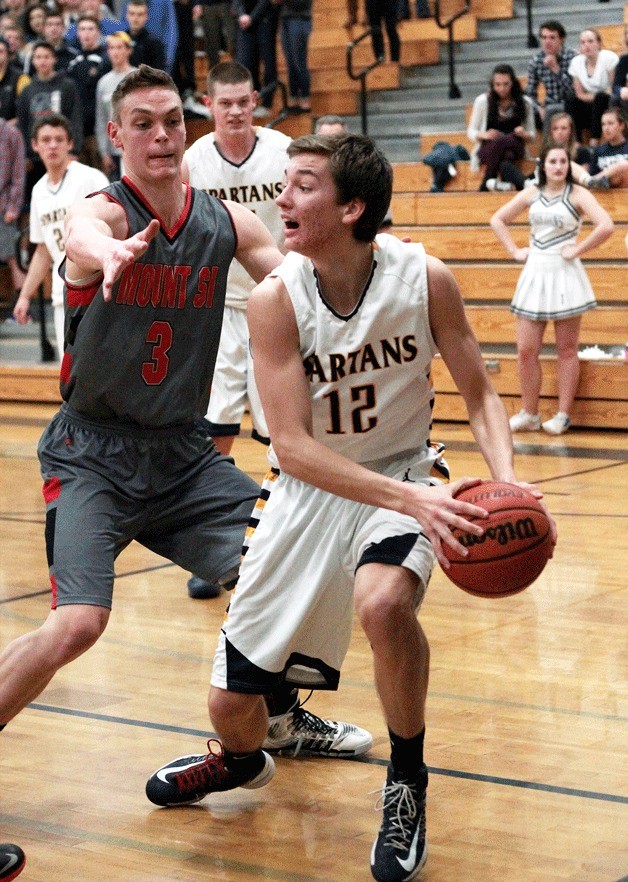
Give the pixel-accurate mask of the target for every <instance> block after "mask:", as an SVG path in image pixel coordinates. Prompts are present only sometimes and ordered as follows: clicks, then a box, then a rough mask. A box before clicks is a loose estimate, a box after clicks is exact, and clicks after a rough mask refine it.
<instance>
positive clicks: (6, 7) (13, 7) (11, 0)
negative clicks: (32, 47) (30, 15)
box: [0, 0, 26, 27]
mask: <svg viewBox="0 0 628 882" xmlns="http://www.w3.org/2000/svg"><path fill="white" fill-rule="evenodd" d="M25 9H26V0H3V2H2V3H0V15H4V13H7V14H8V15H10V16H11V17H12V18H13V20H14V21H16V22H17V23H18V24H20V27H21V26H22V25H21V23H20V17H21V15H22V13H23V12H24V10H25Z"/></svg>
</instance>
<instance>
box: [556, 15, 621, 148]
mask: <svg viewBox="0 0 628 882" xmlns="http://www.w3.org/2000/svg"><path fill="white" fill-rule="evenodd" d="M618 61H619V56H618V55H617V53H616V52H611V50H610V49H602V38H601V37H600V34H599V33H598V31H596V30H593V29H592V28H590V29H588V30H586V31H582V33H581V34H580V54H579V55H576V57H575V58H573V59H572V61H571V63H570V65H569V73H570V75H571V77H572V79H573V84H574V91H575V95H574V96H573V97H572V98H570V99H569V101H568V102H567V108H566V109H567V111H568V112H569V113H570V114H571V115H572V117H573V119H574V122H575V124H576V137H577V139H578V141H580V142H582V133H583V130H584V129H588V130H589V135H590V138H589V146H590V147H595V146H597V144H598V143H599V140H600V137H601V135H602V114H603V113H604V111H605V110H606V109H607V108H608V106H609V104H610V100H611V91H612V84H613V79H614V75H615V68H616V67H617V62H618Z"/></svg>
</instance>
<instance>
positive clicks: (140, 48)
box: [126, 0, 166, 70]
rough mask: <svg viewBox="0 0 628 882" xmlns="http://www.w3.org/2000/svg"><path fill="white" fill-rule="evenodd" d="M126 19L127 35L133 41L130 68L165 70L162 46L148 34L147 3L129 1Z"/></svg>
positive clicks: (138, 0)
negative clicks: (143, 66)
mask: <svg viewBox="0 0 628 882" xmlns="http://www.w3.org/2000/svg"><path fill="white" fill-rule="evenodd" d="M126 19H127V21H128V23H129V26H128V28H127V29H126V30H127V33H128V34H129V36H130V37H131V40H132V41H133V51H132V52H131V59H130V63H131V65H132V67H139V66H140V64H148V65H149V67H156V68H158V69H159V70H165V69H166V50H165V49H164V44H163V43H162V41H161V40H159V39H157V37H153V35H152V34H151V33H150V32H149V30H148V28H147V27H146V22H147V21H148V3H147V2H146V0H130V2H129V5H128V6H127V8H126Z"/></svg>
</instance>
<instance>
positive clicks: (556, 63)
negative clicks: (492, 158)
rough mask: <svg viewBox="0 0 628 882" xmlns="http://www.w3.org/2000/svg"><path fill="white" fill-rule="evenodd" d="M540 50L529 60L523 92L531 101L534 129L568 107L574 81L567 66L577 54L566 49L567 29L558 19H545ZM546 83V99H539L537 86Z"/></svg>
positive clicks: (540, 30)
mask: <svg viewBox="0 0 628 882" xmlns="http://www.w3.org/2000/svg"><path fill="white" fill-rule="evenodd" d="M539 36H540V38H541V47H542V48H541V49H540V51H539V52H537V53H536V54H535V55H533V56H532V58H531V59H530V61H529V62H528V82H527V85H526V95H528V97H530V98H531V99H532V101H533V102H534V105H535V108H536V113H537V128H538V129H541V128H543V129H546V128H547V126H548V125H549V121H550V118H551V116H552V114H554V113H559V112H560V111H561V110H562V111H564V110H567V102H568V101H570V100H571V99H572V98H573V95H574V90H573V80H572V79H571V75H570V73H569V65H570V64H571V62H572V60H573V59H574V58H575V57H576V53H575V52H574V50H573V49H566V48H565V37H566V36H567V32H566V31H565V28H564V27H563V26H562V24H561V23H560V22H559V21H554V20H550V21H546V22H544V23H543V24H542V25H541V27H540V28H539ZM540 85H543V86H545V102H544V103H541V101H540V99H539V95H538V93H539V86H540Z"/></svg>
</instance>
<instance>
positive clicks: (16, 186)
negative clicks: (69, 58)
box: [0, 119, 26, 293]
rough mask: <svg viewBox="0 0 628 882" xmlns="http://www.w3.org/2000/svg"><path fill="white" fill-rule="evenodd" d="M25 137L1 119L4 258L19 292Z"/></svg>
mask: <svg viewBox="0 0 628 882" xmlns="http://www.w3.org/2000/svg"><path fill="white" fill-rule="evenodd" d="M25 159H26V157H25V155H24V141H23V140H22V136H21V134H20V132H19V129H17V128H15V126H12V125H11V124H10V123H8V122H7V120H6V119H0V260H1V261H3V263H6V264H7V266H8V267H9V269H10V271H11V280H12V282H13V290H14V291H15V292H16V293H19V291H20V289H21V287H22V283H23V282H24V273H23V272H22V270H21V269H20V267H19V266H18V262H17V260H16V257H15V243H16V241H17V237H18V235H19V233H18V229H17V219H18V218H19V216H20V214H21V213H22V205H23V202H24V184H25V179H26V164H25Z"/></svg>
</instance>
